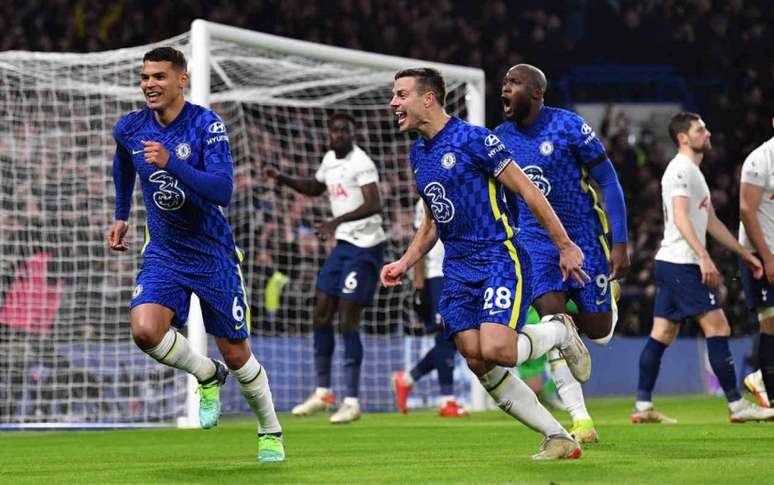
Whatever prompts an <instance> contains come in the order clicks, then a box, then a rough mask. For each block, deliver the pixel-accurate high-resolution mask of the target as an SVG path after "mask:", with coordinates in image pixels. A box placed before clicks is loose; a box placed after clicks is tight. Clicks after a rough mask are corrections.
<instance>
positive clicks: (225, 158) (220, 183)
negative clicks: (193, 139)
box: [166, 115, 234, 207]
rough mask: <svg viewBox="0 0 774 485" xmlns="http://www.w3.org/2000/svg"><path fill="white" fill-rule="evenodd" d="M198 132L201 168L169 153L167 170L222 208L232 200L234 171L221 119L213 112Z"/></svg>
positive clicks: (226, 135)
mask: <svg viewBox="0 0 774 485" xmlns="http://www.w3.org/2000/svg"><path fill="white" fill-rule="evenodd" d="M210 121H211V123H209V124H208V126H207V127H206V128H205V129H203V130H201V131H200V134H201V135H204V138H205V139H204V142H203V144H202V146H203V150H204V170H203V171H202V170H198V169H196V168H194V167H192V166H191V165H189V164H188V163H186V162H185V161H183V160H180V159H179V158H178V157H177V156H176V155H175V153H174V152H170V154H169V161H168V162H167V166H166V170H167V171H168V172H169V173H171V174H172V175H174V176H175V177H177V178H178V180H180V181H181V182H183V183H184V184H186V185H187V186H188V187H190V188H191V189H193V190H194V191H195V192H196V193H197V194H199V195H201V196H202V197H204V198H205V199H207V200H208V201H210V202H212V203H214V204H217V205H219V206H221V207H225V206H227V205H228V204H229V203H230V202H231V194H232V192H233V191H234V174H233V165H232V161H231V149H230V147H229V142H228V134H227V133H226V129H225V127H224V126H223V122H222V121H220V119H218V118H217V117H215V116H214V115H213V119H212V120H210Z"/></svg>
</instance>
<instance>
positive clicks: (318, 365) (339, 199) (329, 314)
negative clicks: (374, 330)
mask: <svg viewBox="0 0 774 485" xmlns="http://www.w3.org/2000/svg"><path fill="white" fill-rule="evenodd" d="M328 128H329V131H330V142H331V149H330V150H329V151H328V152H327V153H326V154H325V156H323V159H322V163H321V164H320V168H318V169H317V172H316V173H315V176H314V178H294V177H290V176H287V175H285V174H281V173H278V172H277V171H276V170H275V169H274V168H267V169H266V170H265V175H266V176H267V177H269V178H271V179H274V180H276V181H277V183H279V184H284V185H287V186H288V187H290V188H291V189H293V190H295V191H296V192H300V193H302V194H304V195H310V196H318V195H321V194H322V193H323V192H325V191H326V190H327V191H328V199H329V200H330V203H331V211H332V212H333V218H332V219H330V220H328V221H325V222H322V223H320V224H318V225H317V227H316V229H317V234H318V236H319V237H320V238H321V239H323V240H325V239H327V238H329V237H335V238H336V247H335V248H334V249H333V251H332V252H331V254H330V255H329V256H328V258H327V259H326V260H325V264H323V267H322V269H321V270H320V275H319V276H318V278H317V294H316V301H317V303H316V306H315V310H314V365H315V369H316V372H317V388H316V389H315V390H314V391H313V392H312V393H311V394H310V395H309V397H308V398H307V399H306V400H305V401H304V402H302V403H301V404H299V405H297V406H295V407H294V408H293V414H294V415H296V416H307V415H312V414H315V413H317V412H318V411H322V410H324V409H327V408H330V407H332V406H334V405H335V404H336V396H335V395H334V394H333V390H332V389H331V361H332V359H333V350H334V334H333V318H334V317H335V316H336V313H338V314H339V331H340V332H341V336H342V338H343V339H344V373H345V379H346V394H345V397H344V401H343V403H342V405H341V407H339V409H338V411H336V412H335V413H334V414H333V415H332V416H331V418H330V421H331V423H334V424H340V423H349V422H352V421H355V420H357V419H359V418H360V416H361V414H362V411H361V407H360V400H359V395H360V368H361V366H362V364H363V344H362V342H361V341H360V331H359V328H360V318H361V314H362V311H363V308H364V307H366V306H368V305H370V304H371V302H372V301H373V298H374V292H375V291H376V285H377V283H378V281H379V268H380V267H381V265H382V264H383V263H384V260H383V254H384V240H385V239H386V237H385V235H384V230H383V229H382V216H381V210H382V202H381V198H380V197H379V173H378V172H377V170H376V165H375V164H374V162H373V161H372V160H371V158H370V157H369V156H368V155H367V154H366V153H365V152H364V151H363V150H362V149H361V148H360V147H359V146H357V145H355V144H354V141H353V140H354V137H355V120H354V119H353V118H352V117H351V116H349V115H347V114H344V113H337V114H334V115H333V116H331V118H330V120H329V124H328Z"/></svg>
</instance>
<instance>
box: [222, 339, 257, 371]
mask: <svg viewBox="0 0 774 485" xmlns="http://www.w3.org/2000/svg"><path fill="white" fill-rule="evenodd" d="M215 343H216V344H217V345H218V350H220V355H222V356H223V361H224V362H225V363H226V365H227V366H228V368H229V369H241V368H242V367H243V366H244V365H245V364H246V363H247V361H248V360H250V355H251V354H252V352H251V351H250V346H249V345H248V343H247V340H231V339H229V338H227V337H216V338H215Z"/></svg>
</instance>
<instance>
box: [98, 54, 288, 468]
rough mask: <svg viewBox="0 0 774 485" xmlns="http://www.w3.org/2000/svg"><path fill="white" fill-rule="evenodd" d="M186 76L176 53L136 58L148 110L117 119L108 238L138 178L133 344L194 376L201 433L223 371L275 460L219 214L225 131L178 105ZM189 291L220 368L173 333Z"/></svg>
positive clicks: (213, 415)
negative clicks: (140, 205)
mask: <svg viewBox="0 0 774 485" xmlns="http://www.w3.org/2000/svg"><path fill="white" fill-rule="evenodd" d="M186 69H187V66H186V60H185V57H184V56H183V54H182V53H181V52H180V51H178V50H176V49H173V48H171V47H160V48H156V49H153V50H151V51H149V52H147V53H146V54H145V56H144V57H143V65H142V80H141V82H140V87H141V89H142V92H143V95H144V96H145V102H146V107H145V108H144V109H141V110H139V111H134V112H131V113H129V114H127V115H125V116H123V117H122V118H121V119H119V120H118V122H117V123H116V125H115V129H114V131H113V135H114V137H115V140H116V153H115V156H114V157H113V181H114V183H115V187H116V209H115V222H114V223H113V225H112V226H111V227H110V230H109V232H108V234H107V240H108V244H109V246H110V248H111V249H113V250H115V251H126V250H127V249H128V247H127V245H126V243H125V237H126V234H127V231H128V229H129V225H128V224H127V220H128V219H129V209H130V207H131V202H132V192H133V191H134V183H135V178H136V176H137V175H139V176H140V184H141V187H142V193H143V199H144V201H145V209H146V212H147V225H146V231H145V236H146V241H145V245H144V246H143V248H142V254H143V263H142V269H141V270H140V273H139V274H138V276H137V286H136V287H135V289H134V293H133V296H132V301H131V303H130V308H131V312H130V320H131V330H132V337H133V338H134V342H135V343H136V344H137V346H138V347H139V348H140V349H141V350H142V351H143V352H145V353H147V354H148V355H150V356H151V357H153V358H154V359H156V360H157V361H158V362H160V363H162V364H164V365H167V366H170V367H174V368H176V369H182V370H184V371H186V372H188V373H190V374H193V375H194V376H195V377H196V379H197V380H198V381H199V396H200V401H199V405H200V406H199V419H200V422H201V427H202V428H203V429H209V428H212V427H214V426H216V425H217V424H218V418H219V417H220V413H221V404H220V389H221V387H222V386H223V384H224V383H225V381H226V377H227V376H228V372H229V370H231V372H232V373H233V374H234V376H235V377H236V379H237V381H239V386H240V388H241V389H242V394H243V395H244V397H245V399H247V402H248V403H249V404H250V407H251V408H252V409H253V411H255V415H256V417H257V418H258V456H257V458H258V461H261V462H273V461H283V460H284V459H285V451H284V447H283V438H282V428H281V427H280V423H279V421H278V420H277V415H276V413H275V412H274V404H273V402H272V396H271V390H270V389H269V380H268V377H267V375H266V369H265V368H264V367H263V366H261V365H260V364H259V363H258V361H257V360H256V359H255V357H254V356H253V354H252V352H251V351H250V345H249V342H248V340H247V338H248V336H249V335H250V309H249V306H248V304H247V299H246V295H245V291H244V285H243V282H242V272H241V269H240V267H239V263H240V259H241V257H240V254H239V251H238V250H237V248H236V246H235V245H234V239H233V236H232V234H231V229H230V227H229V225H228V223H227V222H226V218H225V217H224V216H223V212H222V207H225V206H227V205H228V204H229V202H230V200H231V193H232V189H233V183H232V171H233V167H232V161H231V153H230V150H229V141H228V134H227V132H226V128H225V126H224V125H223V122H222V121H221V120H220V118H219V117H218V115H216V114H215V113H213V112H212V111H210V110H208V109H206V108H203V107H201V106H197V105H194V104H191V103H188V102H186V101H185V98H184V90H185V87H186V85H187V84H188V74H187V72H186ZM192 292H193V293H196V295H197V296H198V297H199V300H200V301H201V310H202V316H203V318H204V327H205V329H206V331H207V333H209V334H211V335H212V336H213V337H214V338H215V343H216V344H217V346H218V349H219V350H220V352H221V354H222V355H223V359H224V360H225V362H226V364H225V365H224V364H223V363H222V362H220V361H216V360H212V359H209V358H207V357H205V356H203V355H200V354H199V353H197V352H196V351H195V350H194V349H193V348H192V347H191V345H190V344H189V342H188V340H187V339H186V338H185V337H183V335H182V334H180V333H179V332H178V331H177V330H176V329H182V328H183V327H184V326H185V323H186V320H187V318H188V309H189V304H190V299H191V293H192ZM226 365H228V368H226Z"/></svg>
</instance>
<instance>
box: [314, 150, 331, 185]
mask: <svg viewBox="0 0 774 485" xmlns="http://www.w3.org/2000/svg"><path fill="white" fill-rule="evenodd" d="M327 159H328V154H327V153H326V154H325V156H324V157H323V159H322V162H321V163H320V166H319V167H317V171H316V172H315V173H314V178H315V180H317V181H318V182H320V183H321V184H324V183H325V160H327Z"/></svg>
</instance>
